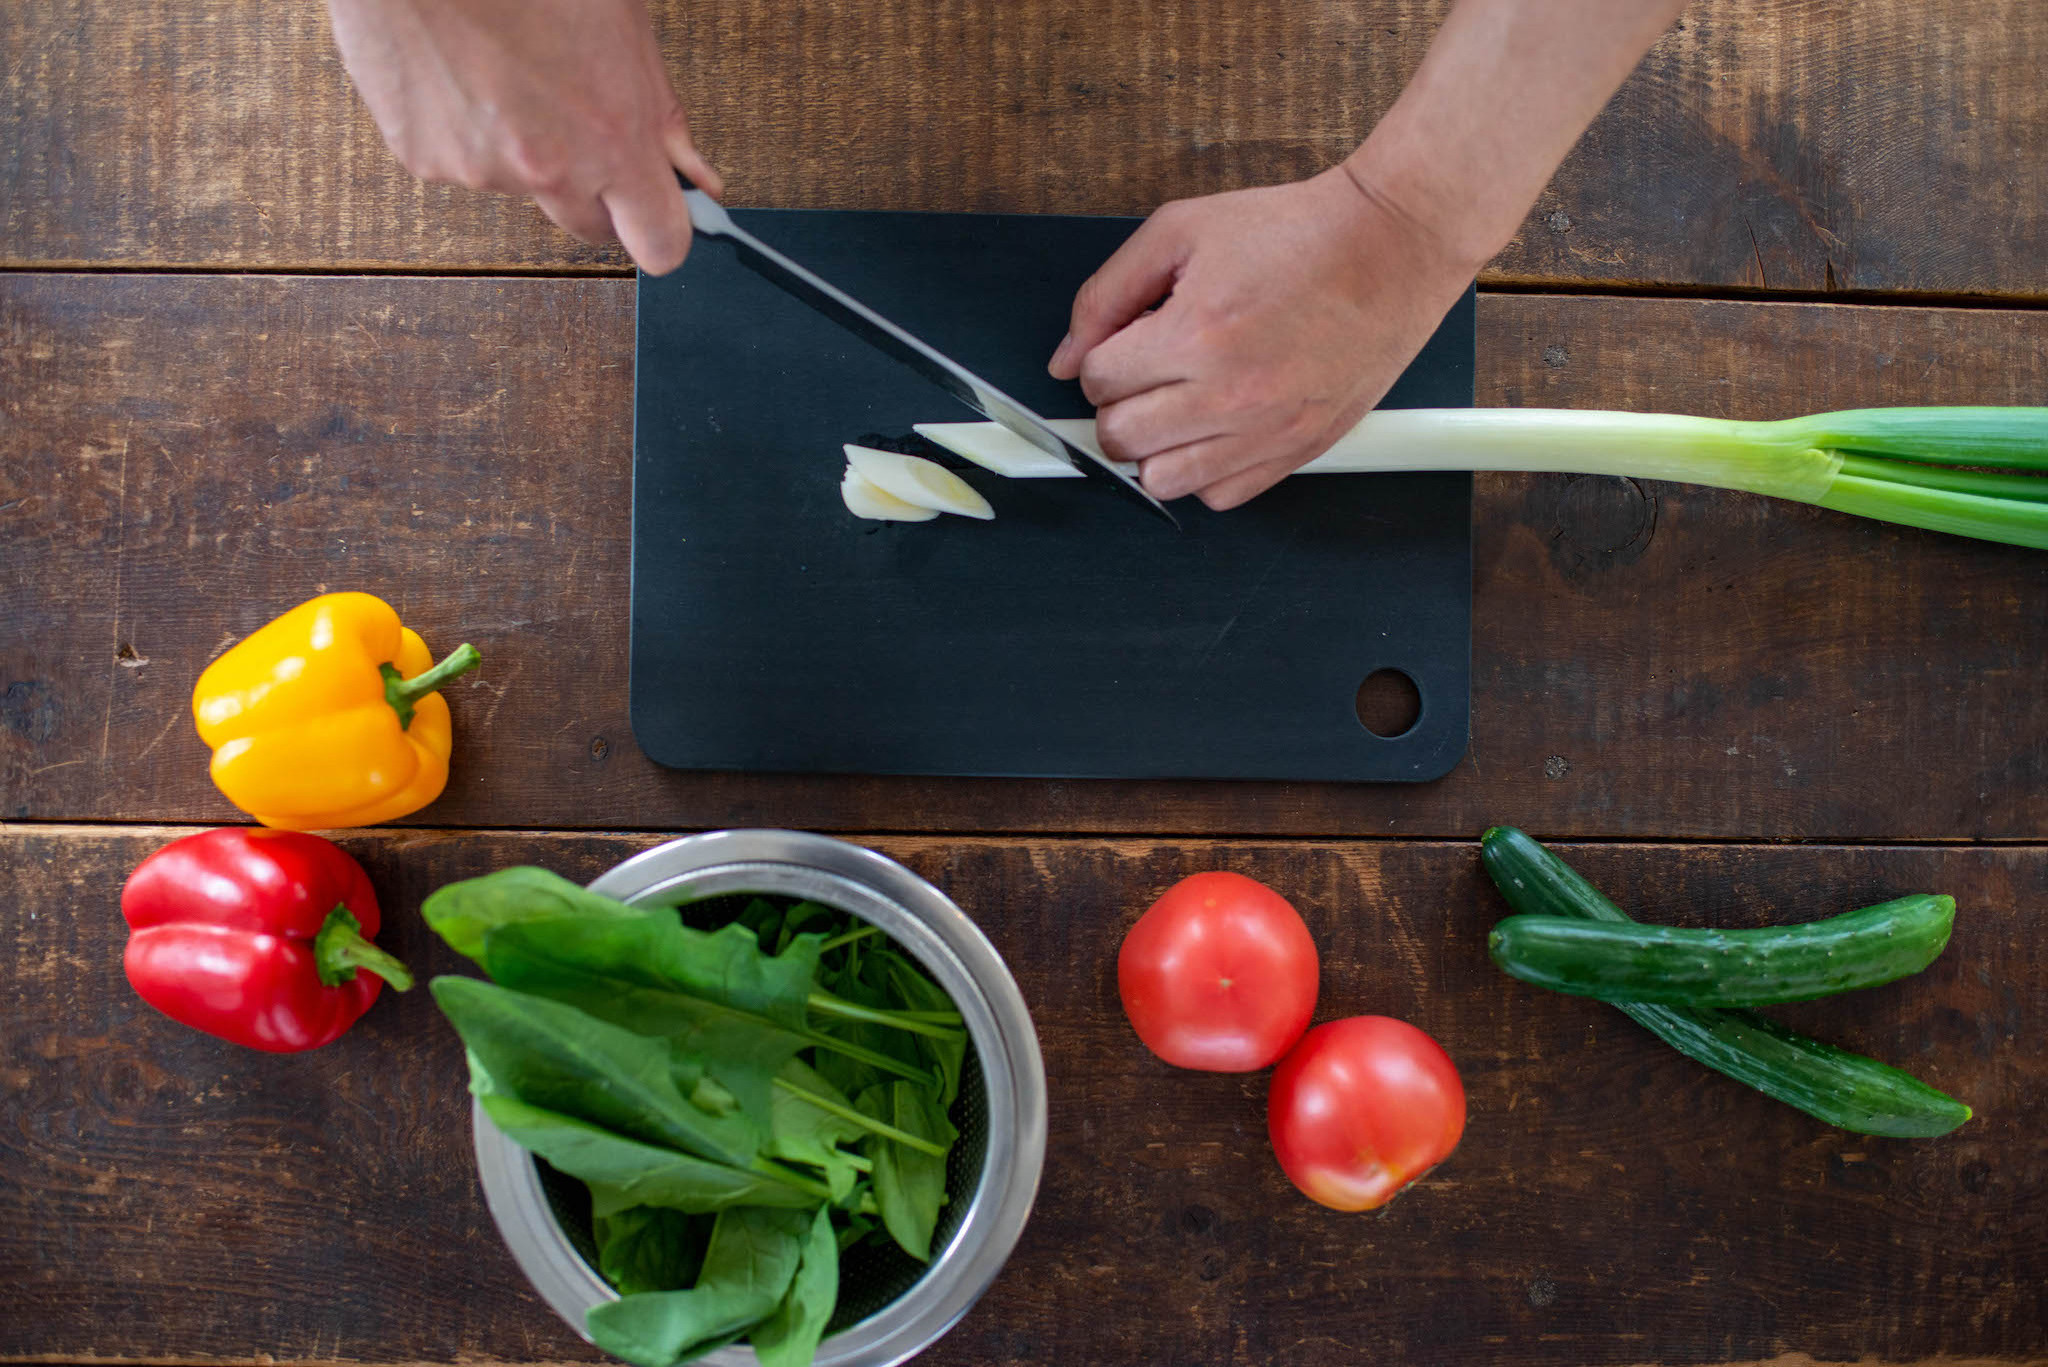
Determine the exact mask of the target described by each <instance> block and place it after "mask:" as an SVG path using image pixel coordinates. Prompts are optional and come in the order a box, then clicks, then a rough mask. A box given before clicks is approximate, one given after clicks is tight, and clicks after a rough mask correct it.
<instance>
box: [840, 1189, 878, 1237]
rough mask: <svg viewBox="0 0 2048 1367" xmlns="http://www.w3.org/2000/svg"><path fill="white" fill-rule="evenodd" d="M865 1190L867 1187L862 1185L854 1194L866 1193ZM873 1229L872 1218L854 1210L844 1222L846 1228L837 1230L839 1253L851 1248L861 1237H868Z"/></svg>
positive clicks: (866, 1190)
mask: <svg viewBox="0 0 2048 1367" xmlns="http://www.w3.org/2000/svg"><path fill="white" fill-rule="evenodd" d="M867 1192H868V1188H866V1187H862V1188H860V1189H859V1191H858V1192H857V1193H856V1194H857V1195H866V1194H867ZM874 1230H875V1222H874V1220H873V1219H872V1218H870V1217H869V1216H866V1215H862V1214H859V1213H858V1212H856V1213H855V1214H854V1215H853V1217H852V1218H851V1219H849V1220H848V1221H847V1222H846V1228H844V1229H842V1230H840V1231H839V1251H840V1252H841V1253H844V1252H846V1250H847V1249H849V1248H852V1247H853V1246H854V1245H855V1244H857V1243H859V1242H860V1241H861V1240H862V1239H865V1238H867V1237H868V1235H870V1234H872V1233H874Z"/></svg>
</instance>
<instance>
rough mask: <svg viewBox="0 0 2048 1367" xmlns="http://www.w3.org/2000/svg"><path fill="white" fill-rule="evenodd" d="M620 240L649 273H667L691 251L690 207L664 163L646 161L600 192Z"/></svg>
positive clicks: (679, 186)
mask: <svg viewBox="0 0 2048 1367" xmlns="http://www.w3.org/2000/svg"><path fill="white" fill-rule="evenodd" d="M602 197H603V199H604V205H605V208H606V209H608V210H610V211H611V216H612V226H613V227H615V228H617V229H618V230H619V241H620V242H621V243H623V244H625V248H626V254H627V255H629V256H631V257H632V258H633V260H634V261H635V262H637V263H638V264H639V266H640V269H641V270H643V271H646V272H647V273H648V274H649V275H667V274H668V273H669V272H670V271H672V270H674V269H675V268H676V267H677V266H680V265H682V264H683V258H684V257H686V256H688V255H689V254H690V209H689V206H688V205H687V204H685V203H684V202H683V187H682V186H681V185H680V184H678V183H677V181H676V177H675V172H674V171H673V170H671V169H670V168H669V166H668V165H667V164H666V163H663V164H662V165H660V166H659V167H656V166H653V165H649V166H648V167H647V168H646V170H645V171H644V172H643V173H642V174H641V175H639V176H637V177H636V178H634V179H633V180H631V181H628V182H622V183H620V184H618V185H616V186H613V187H612V188H611V189H608V190H606V191H605V192H604V194H603V196H602Z"/></svg>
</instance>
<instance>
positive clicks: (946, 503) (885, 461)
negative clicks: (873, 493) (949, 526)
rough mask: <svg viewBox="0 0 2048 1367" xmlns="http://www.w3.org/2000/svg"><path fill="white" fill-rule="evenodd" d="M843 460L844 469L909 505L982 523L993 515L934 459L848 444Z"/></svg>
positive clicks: (976, 493) (978, 496) (971, 489)
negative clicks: (953, 514) (848, 469)
mask: <svg viewBox="0 0 2048 1367" xmlns="http://www.w3.org/2000/svg"><path fill="white" fill-rule="evenodd" d="M846 460H847V465H848V468H850V469H851V470H852V471H853V472H854V473H855V474H857V475H859V476H860V477H861V478H862V479H864V480H866V481H867V482H868V483H869V484H872V485H873V486H874V487H875V488H877V489H880V490H881V491H882V492H883V493H885V494H892V495H894V496H895V497H897V498H899V499H901V500H903V502H905V503H908V504H910V505H912V506H913V507H918V508H930V509H932V510H933V511H935V512H941V513H955V514H958V515H959V516H961V517H972V518H978V519H980V520H981V521H983V522H986V521H988V520H989V519H990V518H992V517H994V516H995V515H996V510H995V509H994V508H991V507H990V506H989V503H988V500H987V499H985V498H983V497H982V496H981V494H980V492H979V491H977V490H976V489H975V487H974V486H973V485H971V484H969V483H968V482H967V481H966V480H964V479H962V478H960V476H958V475H956V474H954V473H953V472H952V471H951V470H948V469H947V468H946V467H945V466H943V465H940V464H938V463H937V462H936V461H929V460H926V459H924V458H923V457H922V456H906V455H903V454H901V453H899V452H896V451H877V450H874V449H873V448H872V447H867V446H848V447H847V448H846Z"/></svg>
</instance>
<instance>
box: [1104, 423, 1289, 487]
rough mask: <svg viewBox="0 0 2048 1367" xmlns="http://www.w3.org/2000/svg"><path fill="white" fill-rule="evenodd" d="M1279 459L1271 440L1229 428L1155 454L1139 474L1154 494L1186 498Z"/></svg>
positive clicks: (1141, 468)
mask: <svg viewBox="0 0 2048 1367" xmlns="http://www.w3.org/2000/svg"><path fill="white" fill-rule="evenodd" d="M1280 459H1281V458H1280V457H1276V456H1275V455H1274V454H1273V450H1272V446H1271V443H1270V442H1267V441H1261V440H1255V439H1252V438H1248V437H1245V436H1242V435H1240V434H1238V433H1235V432H1227V433H1224V434H1222V435H1220V436H1214V437H1208V438H1205V439H1204V440H1201V441H1194V442H1189V443H1188V444H1187V445H1185V446H1177V447H1175V448H1174V449H1173V450H1171V451H1163V452H1161V453H1160V454H1158V455H1155V456H1152V457H1150V458H1148V459H1147V460H1146V461H1145V463H1144V465H1143V466H1142V467H1140V472H1139V475H1140V478H1141V480H1142V481H1143V483H1144V485H1145V490H1146V492H1147V493H1149V494H1151V495H1152V497H1154V498H1157V499H1162V500H1164V499H1174V498H1183V497H1185V496H1187V495H1188V494H1192V493H1194V492H1195V491H1196V490H1198V489H1207V488H1209V487H1210V486H1211V485H1213V484H1216V483H1219V482H1220V481H1222V480H1226V479H1229V478H1230V477H1231V476H1233V475H1236V474H1238V473H1240V472H1242V471H1245V470H1249V469H1251V468H1253V467H1254V466H1259V465H1266V464H1270V463H1275V462H1278V461H1279V460H1280Z"/></svg>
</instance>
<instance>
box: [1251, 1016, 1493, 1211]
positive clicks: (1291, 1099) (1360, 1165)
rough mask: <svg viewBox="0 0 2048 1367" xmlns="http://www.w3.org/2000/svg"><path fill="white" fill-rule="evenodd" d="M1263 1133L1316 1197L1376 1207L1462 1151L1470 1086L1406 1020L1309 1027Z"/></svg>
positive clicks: (1273, 1096)
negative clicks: (1459, 1148)
mask: <svg viewBox="0 0 2048 1367" xmlns="http://www.w3.org/2000/svg"><path fill="white" fill-rule="evenodd" d="M1266 1129H1267V1132H1268V1133H1269V1134H1270V1135H1271V1136H1272V1138H1273V1152H1274V1154H1276V1155H1277V1156H1278V1157H1279V1159H1280V1166H1281V1167H1282V1168H1283V1169H1285V1170H1286V1173H1287V1176H1288V1177H1289V1178H1290V1179H1292V1181H1293V1182H1294V1185H1295V1186H1297V1187H1300V1188H1301V1189H1302V1191H1303V1192H1304V1193H1305V1194H1306V1195H1307V1196H1308V1197H1309V1199H1310V1200H1313V1201H1320V1202H1322V1203H1323V1204H1324V1205H1326V1206H1329V1207H1331V1208H1332V1209H1334V1210H1372V1209H1373V1208H1374V1207H1376V1206H1383V1205H1385V1204H1386V1203H1387V1202H1389V1201H1391V1200H1393V1199H1394V1198H1395V1197H1396V1196H1398V1195H1400V1194H1401V1192H1402V1190H1403V1189H1404V1188H1406V1187H1407V1186H1408V1184H1409V1183H1410V1182H1413V1181H1414V1180H1415V1179H1416V1178H1418V1177H1420V1176H1422V1175H1423V1174H1424V1173H1426V1172H1428V1171H1429V1170H1430V1169H1431V1168H1433V1167H1435V1166H1436V1165H1437V1164H1439V1163H1441V1162H1443V1161H1444V1159H1446V1158H1448V1157H1450V1154H1451V1150H1452V1149H1455V1148H1457V1147H1458V1138H1459V1136H1460V1135H1462V1134H1464V1133H1465V1084H1464V1083H1462V1082H1460V1081H1459V1080H1458V1069H1457V1067H1456V1065H1454V1064H1453V1063H1452V1062H1451V1056H1450V1055H1449V1054H1446V1053H1445V1052H1444V1051H1443V1047H1442V1046H1441V1045H1439V1044H1438V1043H1437V1042H1436V1041H1435V1040H1433V1039H1431V1038H1430V1037H1429V1036H1428V1035H1425V1034H1423V1033H1422V1032H1421V1031H1420V1030H1417V1029H1416V1028H1415V1027H1414V1026H1412V1025H1410V1024H1408V1023H1407V1022H1406V1021H1397V1020H1395V1019H1394V1018H1393V1017H1391V1016H1352V1017H1349V1018H1348V1019H1345V1020H1339V1021H1331V1022H1329V1023H1328V1024H1326V1025H1318V1026H1317V1027H1316V1028H1315V1029H1313V1030H1311V1031H1309V1032H1308V1034H1306V1035H1304V1036H1302V1040H1301V1043H1300V1044H1298V1045H1296V1046H1295V1047H1294V1051H1293V1052H1292V1053H1290V1054H1288V1056H1287V1057H1286V1058H1285V1059H1283V1060H1281V1063H1280V1066H1279V1067H1278V1068H1276V1069H1274V1070H1273V1086H1272V1090H1271V1091H1270V1092H1268V1093H1267V1096H1266Z"/></svg>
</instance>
